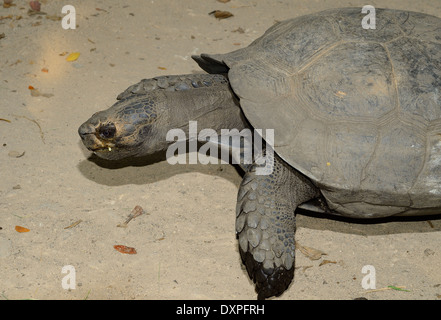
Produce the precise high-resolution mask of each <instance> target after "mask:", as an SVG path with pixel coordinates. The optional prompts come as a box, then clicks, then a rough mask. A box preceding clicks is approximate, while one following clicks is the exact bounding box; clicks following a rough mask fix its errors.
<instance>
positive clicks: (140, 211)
mask: <svg viewBox="0 0 441 320" xmlns="http://www.w3.org/2000/svg"><path fill="white" fill-rule="evenodd" d="M142 214H144V209H143V208H142V207H141V206H135V208H133V210H132V212H131V213H130V214H129V216H128V217H127V219H126V221H124V222H123V223H120V224H118V225H117V227H120V228H127V224H128V223H129V222H130V220H132V219H135V218H136V217H138V216H140V215H142Z"/></svg>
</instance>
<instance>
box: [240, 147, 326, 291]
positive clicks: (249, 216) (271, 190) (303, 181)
mask: <svg viewBox="0 0 441 320" xmlns="http://www.w3.org/2000/svg"><path fill="white" fill-rule="evenodd" d="M267 161H272V162H273V163H272V165H273V166H274V167H273V170H272V173H271V174H269V175H257V174H256V169H257V168H258V167H259V165H257V164H253V165H252V167H251V169H250V170H249V171H248V172H247V173H246V174H245V176H244V178H243V180H242V183H241V186H240V188H239V192H238V197H237V207H236V216H237V219H236V233H237V235H238V238H239V251H240V255H241V257H242V261H243V263H244V264H245V266H246V269H247V271H248V275H249V276H250V278H251V280H253V282H254V283H255V286H256V292H257V294H258V296H257V297H258V299H265V298H269V297H271V296H279V295H281V294H282V293H283V292H284V291H285V290H286V289H287V288H288V286H289V284H290V283H291V281H292V279H293V277H294V251H295V245H294V234H295V215H294V211H295V209H296V208H297V206H298V205H299V204H301V203H303V202H305V201H308V200H311V199H313V198H315V197H317V196H319V191H318V189H317V188H316V187H315V186H314V185H313V184H312V183H311V182H310V181H309V180H308V179H307V178H306V177H304V176H303V175H301V174H300V173H299V172H297V171H295V170H294V169H292V168H291V167H289V166H288V165H287V164H285V163H284V162H283V161H282V160H281V159H280V158H278V156H276V155H275V156H274V157H271V158H268V157H267ZM267 165H268V164H267Z"/></svg>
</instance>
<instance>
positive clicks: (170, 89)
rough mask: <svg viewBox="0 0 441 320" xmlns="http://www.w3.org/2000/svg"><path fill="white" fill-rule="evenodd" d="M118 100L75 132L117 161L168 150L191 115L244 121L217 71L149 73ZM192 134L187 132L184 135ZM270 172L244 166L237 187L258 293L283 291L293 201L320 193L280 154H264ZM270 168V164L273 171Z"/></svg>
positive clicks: (245, 250) (219, 122) (210, 124)
mask: <svg viewBox="0 0 441 320" xmlns="http://www.w3.org/2000/svg"><path fill="white" fill-rule="evenodd" d="M118 99H119V101H118V102H116V103H115V104H114V105H113V106H112V107H110V108H109V109H107V110H105V111H100V112H97V113H96V114H94V115H93V116H92V117H91V118H90V119H89V120H88V121H86V122H85V123H83V124H82V125H81V126H80V128H79V129H78V132H79V134H80V137H81V139H82V141H83V143H84V145H85V146H86V147H87V148H88V149H89V150H91V151H93V152H94V153H96V154H97V155H98V156H100V157H102V158H105V159H110V160H117V159H121V158H125V157H129V156H146V155H150V154H154V153H156V152H158V151H161V152H165V150H166V149H167V147H168V146H169V145H170V142H167V141H166V134H167V132H168V131H169V130H170V129H174V128H181V129H183V130H184V131H186V132H188V123H189V121H192V120H196V121H198V128H199V129H203V128H211V129H214V130H215V131H217V132H218V133H220V130H221V129H238V130H242V129H243V128H245V127H246V126H247V123H246V121H245V120H244V118H243V116H242V114H241V110H240V107H239V104H238V100H237V98H236V96H235V95H234V94H233V92H232V91H231V88H230V86H229V83H228V80H227V78H225V77H224V76H223V75H220V74H196V75H176V76H162V77H157V78H153V79H145V80H142V81H141V82H139V83H137V84H135V85H133V86H130V87H129V88H128V89H126V90H125V91H124V92H123V93H121V94H120V95H119V96H118ZM187 137H188V135H187ZM265 159H267V162H266V163H265V165H267V166H273V170H272V173H271V174H269V175H258V174H256V169H257V168H258V165H257V164H254V165H246V166H242V167H243V168H244V169H245V170H248V172H246V174H245V176H244V179H243V182H242V184H241V186H240V189H239V193H238V203H237V210H236V211H237V222H236V231H237V234H238V238H239V244H240V254H241V257H242V260H243V262H244V264H245V265H246V268H247V270H248V273H249V275H250V277H251V279H252V280H253V281H254V282H255V284H256V291H257V293H258V298H259V299H264V298H268V297H271V296H278V295H280V294H281V293H283V291H284V290H286V288H287V287H288V286H289V284H290V283H291V280H292V278H293V274H294V233H295V218H294V211H295V209H296V207H297V206H298V205H299V204H301V203H302V202H304V201H307V200H310V199H312V198H314V197H317V196H318V191H317V189H316V188H315V187H314V186H313V185H312V183H311V182H310V181H309V180H307V179H306V178H305V177H303V176H302V175H300V174H299V173H298V172H297V171H295V170H293V169H292V168H291V167H289V166H288V165H286V164H285V163H284V162H283V161H282V160H280V159H279V158H278V157H277V156H276V155H275V156H274V157H268V156H266V157H265ZM270 171H271V170H270Z"/></svg>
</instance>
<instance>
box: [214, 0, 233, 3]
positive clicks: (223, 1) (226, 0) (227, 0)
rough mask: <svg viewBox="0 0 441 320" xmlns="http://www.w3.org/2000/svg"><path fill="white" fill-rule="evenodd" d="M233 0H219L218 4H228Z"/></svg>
mask: <svg viewBox="0 0 441 320" xmlns="http://www.w3.org/2000/svg"><path fill="white" fill-rule="evenodd" d="M230 1H231V0H217V2H221V3H227V2H230Z"/></svg>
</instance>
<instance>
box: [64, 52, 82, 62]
mask: <svg viewBox="0 0 441 320" xmlns="http://www.w3.org/2000/svg"><path fill="white" fill-rule="evenodd" d="M79 56H80V53H79V52H72V53H71V54H70V55H68V56H67V57H66V61H69V62H72V61H75V60H77V59H78V57H79Z"/></svg>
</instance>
